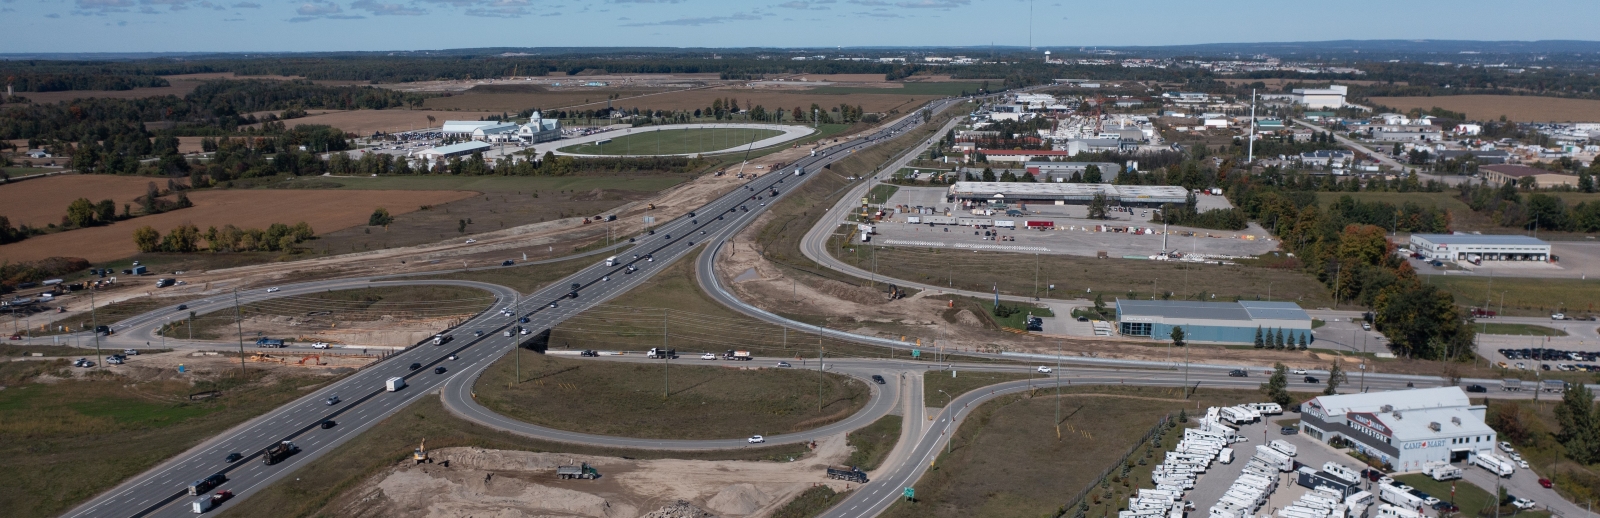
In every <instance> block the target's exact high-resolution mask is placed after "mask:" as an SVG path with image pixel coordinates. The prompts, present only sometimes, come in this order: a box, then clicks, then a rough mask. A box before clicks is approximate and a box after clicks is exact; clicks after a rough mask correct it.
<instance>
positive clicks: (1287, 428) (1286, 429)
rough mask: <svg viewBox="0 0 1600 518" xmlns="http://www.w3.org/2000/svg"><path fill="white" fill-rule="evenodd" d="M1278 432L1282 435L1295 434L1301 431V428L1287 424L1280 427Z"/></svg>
mask: <svg viewBox="0 0 1600 518" xmlns="http://www.w3.org/2000/svg"><path fill="white" fill-rule="evenodd" d="M1278 433H1279V434H1282V435H1294V434H1297V433H1300V429H1299V428H1295V427H1293V426H1285V427H1283V428H1279V429H1278Z"/></svg>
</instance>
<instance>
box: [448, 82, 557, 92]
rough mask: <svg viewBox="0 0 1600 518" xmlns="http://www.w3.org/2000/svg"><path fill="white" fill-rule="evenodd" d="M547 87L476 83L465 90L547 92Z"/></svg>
mask: <svg viewBox="0 0 1600 518" xmlns="http://www.w3.org/2000/svg"><path fill="white" fill-rule="evenodd" d="M548 91H550V89H549V88H545V87H543V86H539V85H515V84H512V85H504V84H501V85H477V86H474V87H472V88H468V89H467V92H469V93H475V94H528V93H535V92H548Z"/></svg>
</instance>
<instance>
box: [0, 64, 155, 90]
mask: <svg viewBox="0 0 1600 518" xmlns="http://www.w3.org/2000/svg"><path fill="white" fill-rule="evenodd" d="M0 68H3V69H4V72H0V75H4V76H6V78H7V81H6V83H7V84H9V85H11V89H12V90H15V91H18V92H62V91H67V90H132V89H134V88H154V87H158V86H170V84H169V83H167V80H166V79H162V78H161V77H158V76H151V75H138V74H121V73H105V72H101V71H81V72H43V73H40V72H28V71H26V70H16V69H13V68H11V67H0ZM75 68H76V67H75Z"/></svg>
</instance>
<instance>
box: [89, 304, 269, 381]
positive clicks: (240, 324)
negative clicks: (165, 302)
mask: <svg viewBox="0 0 1600 518" xmlns="http://www.w3.org/2000/svg"><path fill="white" fill-rule="evenodd" d="M91 293H92V292H91ZM233 324H234V327H235V328H236V329H238V330H239V373H240V374H244V372H245V371H246V370H247V369H246V367H245V365H244V314H243V313H241V312H240V311H239V288H234V289H233Z"/></svg>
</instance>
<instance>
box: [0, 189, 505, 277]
mask: <svg viewBox="0 0 1600 518" xmlns="http://www.w3.org/2000/svg"><path fill="white" fill-rule="evenodd" d="M27 183H28V182H24V183H22V184H20V185H24V186H25V185H27ZM473 195H475V193H472V192H468V191H329V190H309V189H307V190H264V189H262V190H256V189H251V190H216V191H197V192H194V193H192V194H190V196H189V199H190V200H191V201H193V202H194V206H193V207H190V208H187V209H179V210H175V211H172V212H166V213H162V214H156V215H153V216H144V217H139V218H134V219H130V220H125V221H119V222H117V223H113V224H111V225H106V226H102V227H90V228H84V229H78V230H72V231H67V232H59V233H55V234H50V235H44V236H37V237H33V238H29V239H27V240H25V241H22V242H20V243H12V244H8V245H5V246H0V258H5V259H8V260H12V261H32V260H37V259H43V258H46V257H53V256H66V257H82V258H84V259H88V260H89V261H90V262H103V261H110V260H113V259H120V258H123V257H127V256H130V255H133V254H135V253H138V248H137V247H135V246H134V243H133V231H134V229H137V228H139V227H142V226H145V225H149V226H151V227H155V229H156V230H158V231H161V232H162V233H163V234H164V233H166V232H167V231H168V230H171V229H172V228H173V227H176V226H178V225H181V224H184V223H192V224H194V225H195V226H198V227H200V229H201V230H202V231H204V230H205V229H206V228H207V227H210V226H217V227H222V226H223V225H226V224H230V223H231V224H233V225H235V226H239V227H241V228H266V227H267V226H269V225H271V224H273V223H284V224H288V225H293V224H295V223H298V222H300V221H305V222H306V223H309V224H310V225H311V228H312V229H314V230H316V231H317V232H318V233H319V234H327V233H330V232H333V231H337V230H340V229H345V228H350V227H354V226H357V225H362V224H364V223H366V221H367V217H368V216H371V215H372V210H373V209H374V208H376V207H384V208H386V209H388V210H389V212H390V213H391V214H396V215H399V214H406V213H409V212H412V211H416V210H418V208H420V207H421V206H423V205H439V204H444V203H449V202H452V201H456V200H460V199H464V198H469V197H472V196H473ZM60 210H61V211H62V212H63V213H64V212H65V210H66V207H65V206H64V205H63V206H62V207H61V209H60ZM313 244H315V242H313Z"/></svg>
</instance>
